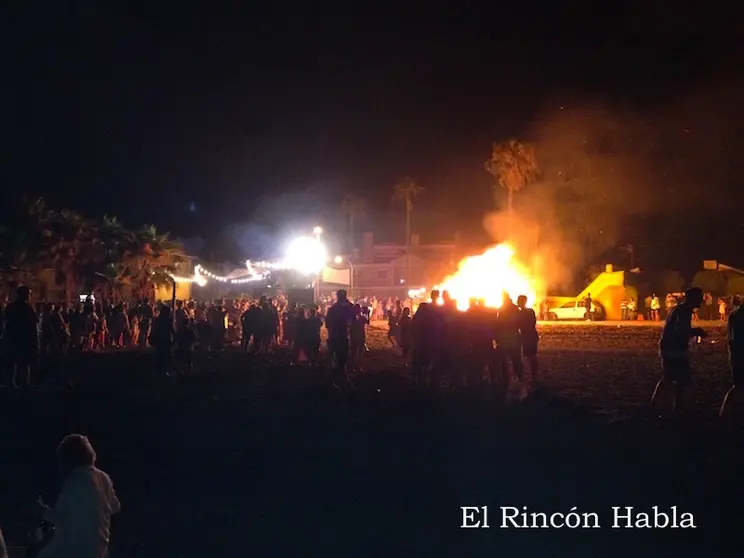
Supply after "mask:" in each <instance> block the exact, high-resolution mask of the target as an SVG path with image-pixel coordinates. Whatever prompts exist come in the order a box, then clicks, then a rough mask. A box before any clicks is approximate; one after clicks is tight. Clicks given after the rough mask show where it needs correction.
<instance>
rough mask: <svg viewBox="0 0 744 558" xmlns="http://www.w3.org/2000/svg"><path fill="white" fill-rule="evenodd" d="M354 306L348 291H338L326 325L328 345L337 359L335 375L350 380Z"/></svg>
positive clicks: (327, 316) (329, 310)
mask: <svg viewBox="0 0 744 558" xmlns="http://www.w3.org/2000/svg"><path fill="white" fill-rule="evenodd" d="M354 318H355V316H354V307H353V306H352V305H351V303H350V302H349V299H348V298H347V297H346V291H345V290H343V289H341V290H339V291H338V292H336V302H335V303H334V304H333V306H331V307H330V308H329V309H328V314H327V315H326V320H325V325H326V328H327V329H328V347H329V348H330V350H331V353H332V354H333V356H334V359H335V367H334V376H335V377H336V378H338V379H341V378H343V379H344V380H345V381H348V377H347V374H346V373H347V365H348V363H349V356H350V354H349V353H350V350H351V349H350V346H349V334H350V328H351V324H352V322H353V321H354Z"/></svg>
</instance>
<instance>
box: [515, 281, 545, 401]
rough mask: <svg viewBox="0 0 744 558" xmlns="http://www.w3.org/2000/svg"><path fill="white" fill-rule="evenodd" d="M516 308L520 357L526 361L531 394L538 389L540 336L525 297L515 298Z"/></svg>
mask: <svg viewBox="0 0 744 558" xmlns="http://www.w3.org/2000/svg"><path fill="white" fill-rule="evenodd" d="M517 306H518V307H519V310H520V312H519V331H520V332H521V334H522V355H523V356H524V358H525V360H526V361H527V365H528V367H529V369H530V382H529V390H528V391H529V392H533V391H535V390H537V389H539V387H540V369H539V363H538V361H537V344H538V342H539V340H540V336H539V335H538V334H537V318H536V317H535V311H534V310H533V309H532V308H528V307H527V297H526V296H525V295H519V296H518V297H517Z"/></svg>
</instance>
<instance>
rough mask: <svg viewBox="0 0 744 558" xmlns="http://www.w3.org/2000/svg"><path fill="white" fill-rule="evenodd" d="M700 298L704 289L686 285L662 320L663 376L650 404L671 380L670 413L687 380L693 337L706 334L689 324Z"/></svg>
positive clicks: (661, 350)
mask: <svg viewBox="0 0 744 558" xmlns="http://www.w3.org/2000/svg"><path fill="white" fill-rule="evenodd" d="M702 302H703V291H702V290H701V289H700V288H698V287H693V288H691V289H687V291H686V292H685V297H684V299H683V301H682V302H681V303H680V304H679V305H677V306H676V307H675V308H673V309H672V311H671V312H670V313H669V315H668V316H667V319H666V323H665V324H664V331H663V332H662V334H661V340H660V341H659V352H660V356H661V367H662V377H661V379H660V380H659V381H658V383H657V384H656V387H655V388H654V393H653V395H652V396H651V404H652V405H654V404H655V403H656V400H657V397H658V395H659V393H661V390H662V387H664V386H665V385H667V384H668V383H670V382H671V383H672V384H674V392H673V400H672V413H676V412H677V407H678V404H679V400H680V399H681V397H682V395H683V393H684V391H685V388H686V387H687V386H688V384H689V383H690V375H691V372H692V371H691V368H690V357H689V354H688V349H689V347H690V339H691V338H692V337H705V336H706V332H705V331H704V330H703V329H702V328H699V327H692V313H693V311H694V310H695V309H696V308H700V305H701V304H702Z"/></svg>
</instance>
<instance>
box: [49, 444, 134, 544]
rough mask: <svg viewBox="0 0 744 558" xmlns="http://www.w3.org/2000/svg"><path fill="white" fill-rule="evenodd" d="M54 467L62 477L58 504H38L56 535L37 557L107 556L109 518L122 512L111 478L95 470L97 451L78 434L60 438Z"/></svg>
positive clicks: (109, 531)
mask: <svg viewBox="0 0 744 558" xmlns="http://www.w3.org/2000/svg"><path fill="white" fill-rule="evenodd" d="M57 464H58V467H59V471H60V473H61V474H62V476H63V477H64V485H63V486H62V491H61V492H60V494H59V497H58V498H57V503H56V504H55V506H54V508H50V507H48V506H46V505H44V503H43V502H42V501H39V502H38V511H39V513H40V515H42V517H43V519H44V520H45V521H47V522H49V523H51V524H53V525H54V526H55V533H54V537H52V540H51V541H50V542H49V544H48V545H47V546H45V547H44V548H43V549H42V550H41V552H40V553H39V556H38V558H67V557H70V558H71V557H73V556H74V557H75V558H86V557H89V558H102V557H105V556H108V544H109V538H110V535H111V517H112V516H113V515H115V514H117V513H119V512H120V511H121V504H120V503H119V498H117V496H116V492H115V490H114V485H113V483H112V482H111V477H109V476H108V475H107V474H106V473H104V472H103V471H101V470H100V469H98V468H97V467H96V452H95V451H94V450H93V446H91V444H90V442H89V441H88V438H86V437H85V436H81V435H80V434H69V435H68V436H65V437H64V438H63V439H62V442H61V443H60V444H59V447H58V448H57Z"/></svg>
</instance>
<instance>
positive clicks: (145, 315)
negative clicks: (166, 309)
mask: <svg viewBox="0 0 744 558" xmlns="http://www.w3.org/2000/svg"><path fill="white" fill-rule="evenodd" d="M154 315H155V314H154V312H153V311H152V305H151V304H150V302H149V301H148V300H147V298H143V299H142V302H141V303H140V305H139V306H138V307H137V316H138V317H139V335H138V337H139V339H138V340H137V343H138V345H139V346H140V347H146V346H147V341H148V339H149V338H150V326H151V325H152V320H153V317H154Z"/></svg>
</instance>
